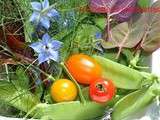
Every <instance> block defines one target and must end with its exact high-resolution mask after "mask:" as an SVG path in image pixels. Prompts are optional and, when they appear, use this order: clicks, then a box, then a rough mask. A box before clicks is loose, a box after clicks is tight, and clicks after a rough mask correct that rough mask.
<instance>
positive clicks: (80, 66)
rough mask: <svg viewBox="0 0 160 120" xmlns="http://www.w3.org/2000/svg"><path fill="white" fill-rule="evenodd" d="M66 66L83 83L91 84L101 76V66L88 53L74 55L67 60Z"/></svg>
mask: <svg viewBox="0 0 160 120" xmlns="http://www.w3.org/2000/svg"><path fill="white" fill-rule="evenodd" d="M66 66H67V68H68V70H69V72H70V73H71V74H72V76H73V77H74V78H75V79H76V80H77V81H78V82H79V83H82V84H90V83H91V82H92V81H94V80H95V79H97V78H99V77H101V73H102V68H101V66H100V65H99V64H98V63H97V62H96V61H95V60H94V59H93V58H92V57H90V56H88V55H84V54H76V55H73V56H71V57H70V58H69V59H68V61H67V62H66Z"/></svg>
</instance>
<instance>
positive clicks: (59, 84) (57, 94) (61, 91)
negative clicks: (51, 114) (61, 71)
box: [51, 79, 78, 102]
mask: <svg viewBox="0 0 160 120" xmlns="http://www.w3.org/2000/svg"><path fill="white" fill-rule="evenodd" d="M77 92H78V90H77V87H76V85H75V84H74V83H73V82H72V81H70V80H67V79H60V80H56V81H55V82H54V83H53V84H52V86H51V96H52V99H53V100H54V101H56V102H65V101H73V100H75V99H76V97H77Z"/></svg>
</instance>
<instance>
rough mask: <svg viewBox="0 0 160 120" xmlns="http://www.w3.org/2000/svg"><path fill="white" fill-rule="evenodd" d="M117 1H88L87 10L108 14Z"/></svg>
mask: <svg viewBox="0 0 160 120" xmlns="http://www.w3.org/2000/svg"><path fill="white" fill-rule="evenodd" d="M116 2H117V0H90V4H89V8H90V10H91V11H92V12H95V13H108V12H110V11H111V9H112V8H113V6H114V5H115V4H116Z"/></svg>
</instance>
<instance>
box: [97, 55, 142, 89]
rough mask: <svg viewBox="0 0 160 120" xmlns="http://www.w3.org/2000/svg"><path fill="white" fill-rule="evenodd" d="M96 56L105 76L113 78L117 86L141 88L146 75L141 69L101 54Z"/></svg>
mask: <svg viewBox="0 0 160 120" xmlns="http://www.w3.org/2000/svg"><path fill="white" fill-rule="evenodd" d="M94 58H95V59H96V60H97V61H98V63H99V64H100V65H101V66H102V68H103V77H104V78H106V79H110V80H112V81H113V82H114V84H115V85H116V87H118V88H123V89H139V88H141V85H142V82H143V80H144V77H143V75H142V74H141V73H140V72H139V71H136V70H134V69H131V68H129V67H126V66H124V65H121V64H119V63H116V62H113V61H111V60H108V59H105V58H103V57H100V56H94Z"/></svg>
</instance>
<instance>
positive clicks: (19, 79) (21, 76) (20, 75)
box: [12, 67, 29, 90]
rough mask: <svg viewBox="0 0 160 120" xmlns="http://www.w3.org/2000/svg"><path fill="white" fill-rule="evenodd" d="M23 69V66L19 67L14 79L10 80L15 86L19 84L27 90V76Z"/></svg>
mask: <svg viewBox="0 0 160 120" xmlns="http://www.w3.org/2000/svg"><path fill="white" fill-rule="evenodd" d="M24 71H25V70H24V69H23V68H21V67H19V68H18V69H17V70H16V76H14V77H15V78H14V79H15V80H13V81H12V82H13V83H15V84H14V85H15V86H17V87H19V86H20V88H23V89H25V90H28V89H29V78H28V76H27V75H26V73H25V72H24ZM12 79H13V78H12Z"/></svg>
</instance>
